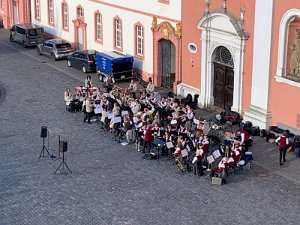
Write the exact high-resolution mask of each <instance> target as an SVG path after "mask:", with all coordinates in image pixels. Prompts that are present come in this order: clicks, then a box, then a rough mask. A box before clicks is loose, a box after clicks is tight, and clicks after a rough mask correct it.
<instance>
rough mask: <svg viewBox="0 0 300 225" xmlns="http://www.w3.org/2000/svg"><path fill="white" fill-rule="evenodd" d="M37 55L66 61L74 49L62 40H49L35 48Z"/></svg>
mask: <svg viewBox="0 0 300 225" xmlns="http://www.w3.org/2000/svg"><path fill="white" fill-rule="evenodd" d="M36 51H37V53H38V54H39V55H46V56H50V57H51V58H52V59H53V60H55V61H56V60H58V59H66V58H68V57H69V56H70V55H72V54H73V52H74V51H75V49H74V48H73V47H72V45H71V44H70V43H69V42H66V41H64V40H62V39H50V40H47V41H44V42H43V43H41V44H39V45H37V46H36Z"/></svg>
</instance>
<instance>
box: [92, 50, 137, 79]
mask: <svg viewBox="0 0 300 225" xmlns="http://www.w3.org/2000/svg"><path fill="white" fill-rule="evenodd" d="M96 61H97V67H98V70H100V71H102V72H105V73H107V74H112V73H113V72H114V71H115V70H116V69H117V68H116V67H117V65H118V64H119V65H124V64H126V65H131V68H132V65H133V57H132V56H130V55H125V54H122V53H119V52H116V51H111V52H97V55H96Z"/></svg>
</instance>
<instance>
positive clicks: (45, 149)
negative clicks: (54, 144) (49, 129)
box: [39, 137, 51, 159]
mask: <svg viewBox="0 0 300 225" xmlns="http://www.w3.org/2000/svg"><path fill="white" fill-rule="evenodd" d="M45 151H46V152H47V154H48V156H50V157H51V155H50V153H49V151H48V149H47V148H46V146H45V137H43V148H42V150H41V153H40V157H39V159H40V158H41V157H45Z"/></svg>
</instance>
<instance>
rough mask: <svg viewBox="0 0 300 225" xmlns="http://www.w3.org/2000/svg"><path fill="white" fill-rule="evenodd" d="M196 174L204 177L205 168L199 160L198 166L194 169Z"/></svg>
mask: <svg viewBox="0 0 300 225" xmlns="http://www.w3.org/2000/svg"><path fill="white" fill-rule="evenodd" d="M194 174H195V175H199V176H202V175H203V174H204V173H203V167H202V160H199V159H198V160H197V162H196V165H195V167H194Z"/></svg>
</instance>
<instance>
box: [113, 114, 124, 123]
mask: <svg viewBox="0 0 300 225" xmlns="http://www.w3.org/2000/svg"><path fill="white" fill-rule="evenodd" d="M114 121H115V123H121V122H122V118H121V116H116V117H114Z"/></svg>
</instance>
